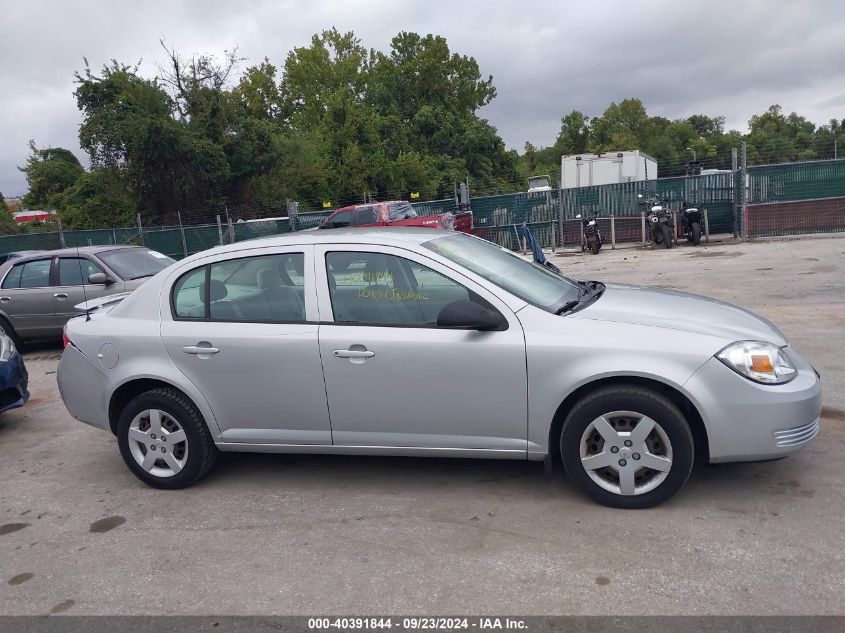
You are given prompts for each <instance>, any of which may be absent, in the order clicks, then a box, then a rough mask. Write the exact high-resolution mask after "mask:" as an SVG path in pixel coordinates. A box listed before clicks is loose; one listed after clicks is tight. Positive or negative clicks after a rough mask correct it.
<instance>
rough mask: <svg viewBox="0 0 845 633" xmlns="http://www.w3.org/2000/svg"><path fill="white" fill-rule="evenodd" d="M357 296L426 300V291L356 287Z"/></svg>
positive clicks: (380, 299) (374, 298) (384, 299)
mask: <svg viewBox="0 0 845 633" xmlns="http://www.w3.org/2000/svg"><path fill="white" fill-rule="evenodd" d="M358 298H359V299H371V300H373V301H428V293H427V292H421V291H418V290H397V289H396V288H358Z"/></svg>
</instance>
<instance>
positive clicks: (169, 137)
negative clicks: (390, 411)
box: [0, 29, 841, 230]
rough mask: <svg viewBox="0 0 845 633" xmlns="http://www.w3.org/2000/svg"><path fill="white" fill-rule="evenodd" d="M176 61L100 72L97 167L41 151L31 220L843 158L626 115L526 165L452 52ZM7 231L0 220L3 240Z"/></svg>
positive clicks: (759, 132) (772, 136) (82, 222)
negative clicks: (735, 159) (576, 168)
mask: <svg viewBox="0 0 845 633" xmlns="http://www.w3.org/2000/svg"><path fill="white" fill-rule="evenodd" d="M162 47H163V50H164V52H165V57H166V63H164V64H163V65H161V66H160V67H159V69H158V72H157V73H156V75H155V76H154V77H145V76H142V74H141V73H140V69H139V65H134V66H132V65H126V64H123V63H120V62H118V61H114V60H113V61H112V62H110V63H109V64H106V65H105V66H104V67H103V68H102V69H100V70H99V71H94V70H92V69H91V68H90V67H89V66H88V64H87V62H86V63H85V68H84V70H83V71H82V72H79V73H77V74H76V90H75V92H74V97H75V99H76V103H77V106H78V107H79V109H80V111H81V113H82V124H81V126H80V130H79V143H80V147H81V148H82V149H83V150H84V151H85V152H86V153H87V155H88V157H89V160H90V168H89V169H85V168H83V166H82V165H81V163H80V162H79V160H78V159H77V157H76V156H74V154H73V153H72V152H71V151H69V150H67V149H64V148H54V147H48V148H39V147H37V146H36V145H35V144H34V143H31V144H30V149H31V153H30V155H29V157H28V159H27V161H26V164H25V165H24V166H22V167H21V169H22V171H24V172H25V174H26V178H27V183H28V185H29V191H28V193H27V194H26V196H25V198H24V200H23V204H24V206H26V207H28V208H33V209H53V210H56V211H57V212H58V213H59V215H60V217H61V218H62V222H63V225H64V226H65V228H100V227H113V226H131V225H132V224H134V222H135V217H136V214H138V213H140V214H141V216H142V218H143V221H144V222H145V223H148V224H162V223H172V222H174V221H175V218H176V214H177V212H179V211H182V212H188V213H191V212H195V211H199V210H212V211H213V210H215V209H217V210H219V209H221V208H222V207H223V205H229V206H236V205H254V206H255V207H262V206H271V205H276V206H277V205H278V204H279V202H280V201H284V200H286V199H291V200H298V201H300V202H301V203H303V206H304V207H305V208H309V207H312V208H313V207H315V206H317V207H319V206H320V204H321V202H322V201H329V202H330V203H331V204H332V206H338V205H339V204H343V203H346V202H359V201H362V200H364V199H365V198H372V199H391V198H401V199H407V198H408V197H409V196H410V194H411V193H412V192H413V193H418V194H419V196H420V199H423V200H425V199H436V198H442V197H449V196H451V195H452V194H453V191H454V185H455V183H456V182H460V181H464V180H469V182H470V186H471V189H472V190H473V192H474V193H475V194H476V195H480V194H487V193H507V192H513V191H520V190H524V189H525V179H526V178H527V177H528V176H530V175H534V174H538V173H548V174H550V175H552V177H553V179H554V180H556V179H557V174H558V172H559V169H560V156H561V155H563V154H573V153H583V152H596V151H602V152H604V151H621V150H628V149H642V150H644V151H646V152H647V153H649V154H652V155H653V156H654V157H655V158H657V160H658V163H659V165H660V175H661V176H665V175H676V174H679V173H683V169H684V163H685V161H686V160H688V159H689V158H691V151H692V150H695V152H696V157H697V158H698V160H699V161H701V162H702V163H703V164H704V166H706V167H710V166H714V167H729V166H730V150H731V148H732V147H738V146H739V145H740V143H741V142H742V141H743V140H745V141H747V142H748V148H749V149H748V157H749V162H750V163H751V164H757V163H765V162H782V161H789V160H806V159H812V158H829V157H832V146H833V139H835V138H836V135H837V134H838V133H839V132H840V131H841V126H840V123H839V122H837V121H836V120H833V121H831V122H830V123H829V124H828V125H823V126H820V127H816V125H815V124H813V123H812V122H810V121H808V120H806V119H804V118H803V117H800V116H798V115H797V114H795V113H792V114H789V115H785V114H784V113H783V112H782V111H781V109H780V107H779V106H772V107H771V108H769V110H767V111H766V112H764V113H762V114H760V115H756V116H754V117H752V119H751V121H750V122H749V131H748V132H747V133H745V134H742V133H740V132H738V131H733V130H731V131H726V130H725V129H724V119H723V118H722V117H708V116H705V115H694V116H691V117H688V118H686V119H683V120H669V119H666V118H663V117H657V116H649V115H648V114H647V112H646V108H645V106H644V104H643V103H642V102H641V101H640V100H638V99H625V100H623V101H620V102H619V103H612V104H610V106H608V108H607V109H606V110H605V111H604V112H603V113H602V114H601V115H600V116H597V117H594V118H589V117H588V116H587V115H585V114H584V113H582V112H578V111H573V112H571V113H569V114H567V115H566V116H564V117H563V118H562V121H561V128H560V133H559V134H558V136H557V138H556V139H555V141H554V143H553V144H551V145H549V146H547V147H543V148H537V147H534V146H533V145H531V144H530V143H526V144H525V148H524V151H523V152H522V154H519V153H518V152H516V151H514V150H508V149H507V148H506V147H505V144H504V142H503V141H502V138H501V137H500V136H499V134H498V132H497V130H496V129H495V128H494V127H493V126H492V125H491V124H490V123H489V122H488V121H487V120H486V119H484V118H482V117H481V116H480V115H479V110H480V109H481V108H482V107H483V106H485V105H487V104H488V103H490V102H491V101H492V100H493V99H494V98H495V96H496V89H495V87H494V85H493V78H492V76H487V77H484V76H483V75H482V73H481V71H480V69H479V66H478V63H477V62H476V60H475V59H474V58H473V57H471V56H467V55H461V54H458V53H454V52H452V51H451V50H450V48H449V46H448V44H447V42H446V40H445V39H444V38H443V37H439V36H435V35H425V36H422V35H419V34H417V33H409V32H402V33H399V34H398V35H396V37H394V38H393V39H392V41H391V44H390V49H389V51H387V52H380V51H376V50H373V49H367V48H365V47H364V45H363V44H362V43H361V41H360V39H358V38H357V37H356V36H355V35H354V34H353V33H351V32H348V33H341V32H339V31H338V30H336V29H331V30H327V31H324V32H322V33H320V34H317V35H314V36H313V37H312V39H311V42H310V44H309V45H308V46H304V47H299V48H294V49H293V50H292V51H290V52H289V53H288V55H287V57H286V59H285V61H284V64H283V65H282V66H281V68H278V67H276V66H275V65H274V64H273V63H271V62H270V61H269V59H266V58H265V59H264V60H263V61H262V62H261V63H259V64H257V65H253V66H248V67H246V68H245V70H243V71H242V72H239V71H238V69H239V68H240V65H241V64H242V62H243V61H244V60H243V59H241V58H240V57H239V56H238V52H237V51H236V50H235V51H230V52H227V53H226V54H225V55H224V57H223V59H222V60H217V59H215V58H214V57H211V56H208V55H193V56H190V57H186V56H183V55H181V54H180V53H179V52H178V51H177V50H176V49H175V48H173V47H170V46H168V45H167V44H166V43H165V42H162ZM687 148H692V149H691V150H688V149H687ZM2 211H3V210H2V209H0V215H2ZM7 215H8V214H7ZM206 219H210V218H206ZM7 225H8V223H7V222H6V223H4V222H3V220H2V218H0V230H7V228H8V227H7ZM9 230H10V229H9Z"/></svg>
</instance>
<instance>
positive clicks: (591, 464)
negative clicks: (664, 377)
mask: <svg viewBox="0 0 845 633" xmlns="http://www.w3.org/2000/svg"><path fill="white" fill-rule="evenodd" d="M560 452H561V456H562V458H563V464H564V466H565V468H566V472H567V473H568V474H569V476H570V478H571V479H572V481H573V482H575V484H576V485H577V486H578V487H579V488H580V489H581V490H582V491H583V492H584V493H585V494H586V495H587V496H589V497H590V498H591V499H593V500H595V501H597V502H599V503H601V504H603V505H607V506H611V507H615V508H630V509H634V508H648V507H652V506H655V505H658V504H660V503H663V502H664V501H666V500H667V499H669V498H670V497H671V496H672V495H674V494H675V493H676V492H678V490H680V489H681V488H682V487H683V485H684V484H685V483H686V481H687V479H688V478H689V474H690V471H691V470H692V463H693V456H694V449H693V439H692V433H691V432H690V428H689V425H688V424H687V421H686V419H685V418H684V416H683V414H682V413H681V411H680V410H679V409H678V407H676V406H675V405H674V404H673V403H672V402H671V401H670V400H668V399H667V398H665V397H664V396H662V395H660V394H659V393H657V392H655V391H652V390H650V389H645V388H642V387H636V386H630V387H628V386H618V387H606V388H602V389H599V390H597V391H594V392H593V393H590V394H588V395H586V396H585V397H584V398H582V399H581V400H580V401H579V402H578V403H577V404H576V405H575V406H574V407H573V408H572V409H571V411H570V412H569V415H567V417H566V420H565V421H564V423H563V428H562V431H561V435H560Z"/></svg>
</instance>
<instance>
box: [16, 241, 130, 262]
mask: <svg viewBox="0 0 845 633" xmlns="http://www.w3.org/2000/svg"><path fill="white" fill-rule="evenodd" d="M126 248H145V247H143V246H136V245H134V244H101V245H99V246H79V247H76V246H73V247H70V248H57V249H54V250H47V251H14V252H16V253H25V254H26V255H25V257H27V258H28V257H34V258H36V259H42V258H44V257H55V256H57V255H76V254H77V253H79V254H85V255H90V254H94V255H96V254H97V253H105V252H106V251H118V250H123V249H126ZM18 263H20V262H18Z"/></svg>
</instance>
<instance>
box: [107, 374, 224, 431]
mask: <svg viewBox="0 0 845 633" xmlns="http://www.w3.org/2000/svg"><path fill="white" fill-rule="evenodd" d="M160 387H166V388H169V389H175V390H176V391H178V392H179V393H181V394H182V395H183V396H185V398H187V399H188V401H189V402H190V403H191V404H193V405H194V406H195V407H196V408H197V411H198V412H199V413H200V415H201V416H202V418H203V421H204V422H205V425H206V426H207V427H208V426H209V424H208V420H206V419H205V417H206V416H205V415H203V413H202V408H201V407H199V406H197V403H196V401H195V400H194V398H192V397H191V396H190V394H188V393H185V391H184V390H183V389H180V388H179V387H178V386H177V385H174V384H173V383H170V382H167V381H166V380H161V379H160V378H134V379H132V380H128V381H126V382H124V383H123V384H121V385H120V386H119V387H117V389H115V390H114V391H113V392H112V394H111V397H110V398H109V412H108V413H109V428H111V432H112V433H113V434H114V435H117V422H118V420H119V419H120V412H121V411H122V410H123V408H124V407H125V406H126V405H127V404H128V403H129V402H130V401H131V400H132V399H133V398H135V397H136V396H139V395H141V394H142V393H144V392H146V391H150V390H152V389H158V388H160ZM209 431H213V429H211V428H210V427H209Z"/></svg>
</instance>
